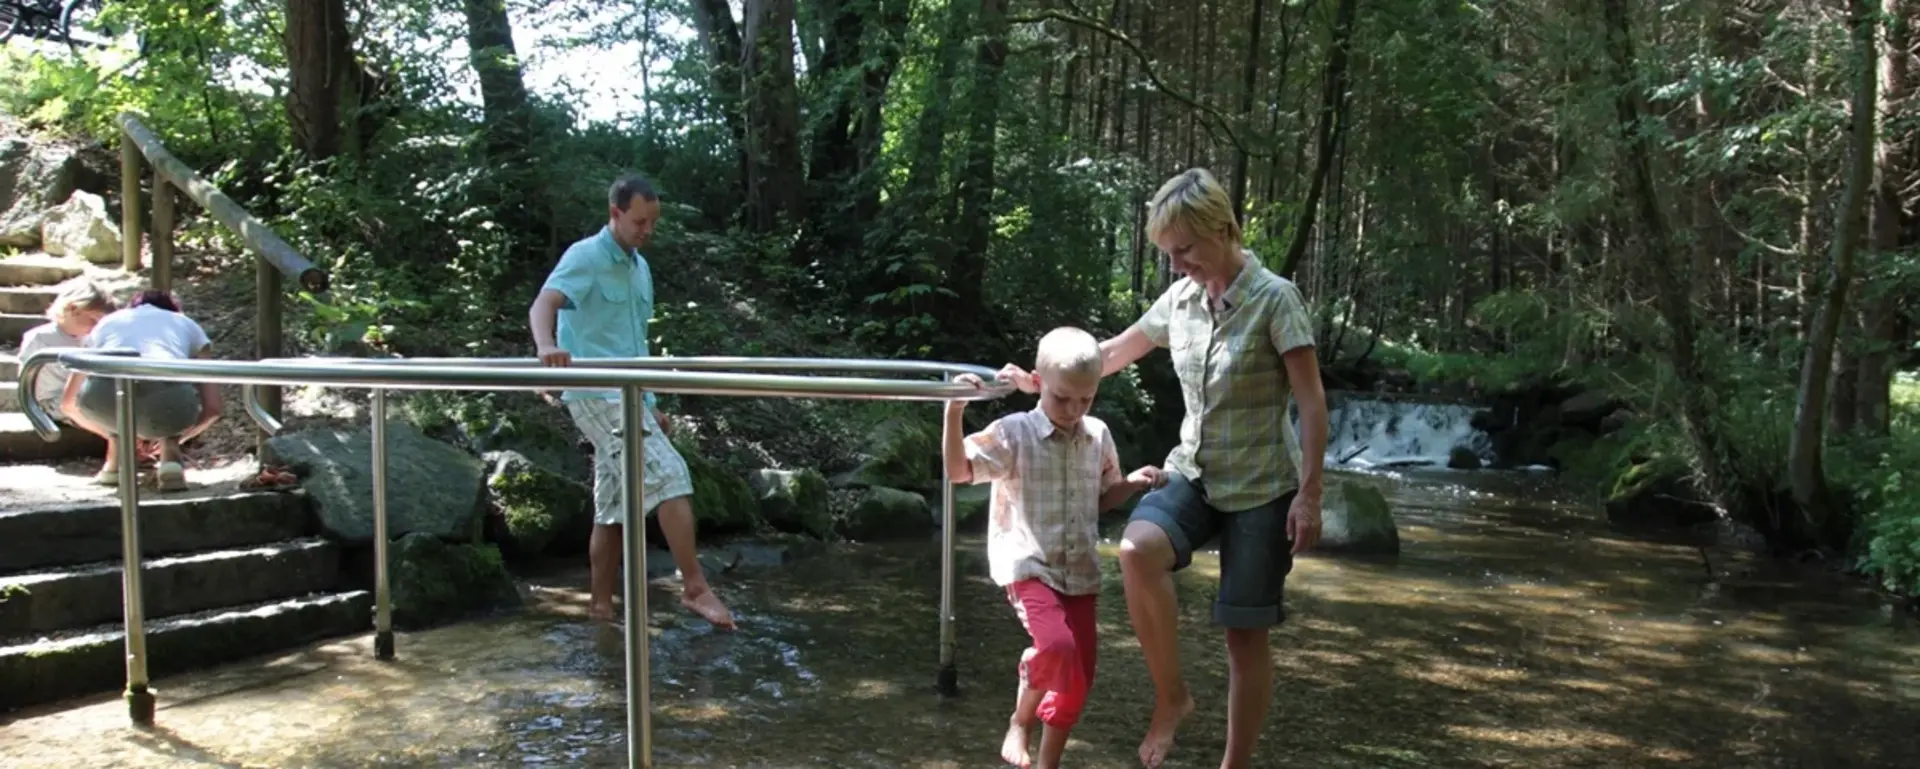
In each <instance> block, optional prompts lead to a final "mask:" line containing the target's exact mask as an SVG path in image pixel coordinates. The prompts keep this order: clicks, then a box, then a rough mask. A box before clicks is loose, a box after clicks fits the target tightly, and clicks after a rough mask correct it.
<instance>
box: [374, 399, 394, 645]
mask: <svg viewBox="0 0 1920 769" xmlns="http://www.w3.org/2000/svg"><path fill="white" fill-rule="evenodd" d="M387 585H388V583H387V391H386V390H374V391H373V606H374V610H373V657H374V659H381V660H390V659H393V600H392V593H391V592H390V591H389V589H388V586H387Z"/></svg>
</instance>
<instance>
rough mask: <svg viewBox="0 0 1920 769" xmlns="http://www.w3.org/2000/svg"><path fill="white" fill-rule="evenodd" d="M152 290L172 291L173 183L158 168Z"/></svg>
mask: <svg viewBox="0 0 1920 769" xmlns="http://www.w3.org/2000/svg"><path fill="white" fill-rule="evenodd" d="M148 229H150V230H152V231H153V232H152V233H151V234H150V235H149V237H151V238H153V280H152V282H153V288H154V290H155V291H166V292H169V293H171V292H172V291H173V183H172V182H169V181H167V175H166V174H163V173H161V172H160V169H159V168H158V167H155V168H154V169H153V221H152V222H151V224H150V225H149V226H148Z"/></svg>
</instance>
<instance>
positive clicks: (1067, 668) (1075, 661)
mask: <svg viewBox="0 0 1920 769" xmlns="http://www.w3.org/2000/svg"><path fill="white" fill-rule="evenodd" d="M1096 597H1097V596H1096V595H1062V594H1060V592H1059V591H1057V590H1054V589H1053V588H1052V587H1049V586H1048V585H1047V584H1046V583H1044V582H1041V581H1040V580H1037V579H1023V580H1020V581H1019V582H1015V583H1013V584H1011V585H1008V586H1007V600H1008V601H1010V602H1011V603H1012V604H1013V609H1014V612H1015V613H1017V614H1018V615H1019V617H1020V624H1021V625H1023V626H1025V627H1026V629H1027V635H1028V636H1031V637H1032V638H1033V646H1032V647H1030V648H1028V649H1027V650H1026V652H1025V653H1023V654H1021V655H1020V679H1021V680H1022V681H1025V682H1026V683H1027V686H1028V688H1032V689H1039V690H1041V691H1044V692H1046V695H1045V696H1044V697H1042V698H1041V700H1040V708H1039V711H1038V715H1039V717H1040V723H1043V724H1046V725H1048V726H1052V727H1055V728H1060V729H1066V728H1071V727H1072V726H1073V725H1074V724H1075V723H1078V722H1079V721H1080V711H1081V710H1082V709H1084V708H1085V707H1086V704H1087V690H1088V689H1090V688H1092V686H1093V671H1094V665H1095V662H1096V660H1097V658H1098V655H1099V651H1100V645H1099V642H1098V639H1097V638H1096V633H1095V628H1096V625H1095V623H1096V618H1095V616H1094V599H1095V598H1096Z"/></svg>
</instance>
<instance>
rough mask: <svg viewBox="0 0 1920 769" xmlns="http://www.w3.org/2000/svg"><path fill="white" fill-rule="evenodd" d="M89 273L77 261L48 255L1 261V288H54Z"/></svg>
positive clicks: (18, 257)
mask: <svg viewBox="0 0 1920 769" xmlns="http://www.w3.org/2000/svg"><path fill="white" fill-rule="evenodd" d="M86 273H87V268H86V266H85V265H83V264H82V263H80V262H79V261H77V260H73V259H62V258H60V257H57V256H49V255H47V254H26V255H24V256H9V257H7V258H5V259H0V286H52V285H56V284H58V283H60V282H62V281H65V280H70V279H73V278H77V277H80V276H81V275H85V274H86Z"/></svg>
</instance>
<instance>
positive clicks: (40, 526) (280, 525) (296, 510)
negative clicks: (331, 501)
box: [0, 476, 315, 574]
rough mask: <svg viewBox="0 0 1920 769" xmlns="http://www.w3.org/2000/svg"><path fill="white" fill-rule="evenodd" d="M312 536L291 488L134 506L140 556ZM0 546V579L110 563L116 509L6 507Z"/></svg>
mask: <svg viewBox="0 0 1920 769" xmlns="http://www.w3.org/2000/svg"><path fill="white" fill-rule="evenodd" d="M189 478H191V476H189ZM0 493H6V492H0ZM314 531H315V528H314V520H313V513H312V511H311V510H310V509H309V507H308V504H307V496H306V494H305V492H301V491H297V490H296V491H292V492H283V491H263V492H243V493H227V494H223V495H220V496H208V497H198V498H190V499H169V498H158V499H153V498H148V499H142V500H141V502H140V544H141V552H143V553H144V554H145V555H146V557H148V558H160V557H163V556H169V555H177V554H181V553H197V552H205V551H210V550H225V549H229V548H239V547H248V546H258V545H265V544H268V543H273V542H284V541H286V540H291V539H298V538H301V537H305V536H308V535H310V534H312V533H313V532H314ZM0 542H3V543H6V544H5V546H4V547H0V574H15V573H20V572H26V571H34V570H41V569H48V568H51V567H58V566H84V565H87V564H94V563H104V562H112V561H118V560H120V556H121V550H120V504H119V502H117V501H110V500H101V501H97V502H84V503H70V504H66V505H58V504H53V503H48V504H42V505H33V504H26V503H21V504H11V503H10V504H8V505H6V506H5V508H4V509H0Z"/></svg>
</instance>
